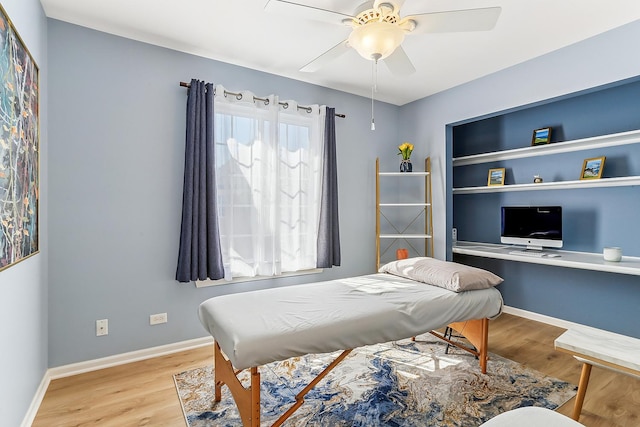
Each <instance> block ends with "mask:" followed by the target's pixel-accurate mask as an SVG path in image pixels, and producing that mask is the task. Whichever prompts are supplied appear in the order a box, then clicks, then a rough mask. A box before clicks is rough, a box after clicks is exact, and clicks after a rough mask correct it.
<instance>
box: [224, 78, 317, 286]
mask: <svg viewBox="0 0 640 427" xmlns="http://www.w3.org/2000/svg"><path fill="white" fill-rule="evenodd" d="M239 98H241V99H239ZM266 99H267V101H262V100H257V99H256V100H254V94H253V93H251V92H242V93H241V96H236V95H235V94H227V95H226V96H225V88H224V87H223V86H217V87H216V96H215V102H214V109H215V120H216V128H215V145H216V171H217V180H218V181H217V184H218V200H219V204H218V206H219V208H218V209H219V218H220V242H221V246H222V258H223V263H224V269H225V279H227V280H230V279H232V278H235V277H254V276H273V275H278V274H282V273H285V272H293V271H300V270H307V269H313V268H315V267H316V250H317V249H316V241H317V233H318V216H319V212H320V190H321V188H320V187H321V171H322V168H321V166H322V160H321V159H322V145H323V139H324V135H323V133H324V116H325V114H326V112H325V111H326V108H321V107H319V106H317V105H313V106H311V107H310V110H309V111H308V110H307V109H298V108H297V104H296V103H295V102H294V101H285V103H286V108H285V106H283V105H280V103H279V100H278V97H277V96H274V95H270V96H268V97H266Z"/></svg>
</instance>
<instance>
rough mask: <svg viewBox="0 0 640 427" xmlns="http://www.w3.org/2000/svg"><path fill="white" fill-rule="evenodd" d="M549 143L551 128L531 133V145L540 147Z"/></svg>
mask: <svg viewBox="0 0 640 427" xmlns="http://www.w3.org/2000/svg"><path fill="white" fill-rule="evenodd" d="M550 142H551V128H541V129H536V130H534V131H533V138H531V145H542V144H548V143H550Z"/></svg>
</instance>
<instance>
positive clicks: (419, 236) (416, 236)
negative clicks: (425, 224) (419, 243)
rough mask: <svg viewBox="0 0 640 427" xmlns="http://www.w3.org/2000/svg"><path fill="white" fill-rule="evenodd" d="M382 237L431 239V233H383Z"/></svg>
mask: <svg viewBox="0 0 640 427" xmlns="http://www.w3.org/2000/svg"><path fill="white" fill-rule="evenodd" d="M380 238H381V239H431V235H430V234H381V235H380Z"/></svg>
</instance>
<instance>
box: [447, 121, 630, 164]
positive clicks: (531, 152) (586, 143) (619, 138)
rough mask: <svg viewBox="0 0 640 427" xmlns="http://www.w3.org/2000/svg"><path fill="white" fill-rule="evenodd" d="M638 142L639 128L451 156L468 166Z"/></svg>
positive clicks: (454, 161)
mask: <svg viewBox="0 0 640 427" xmlns="http://www.w3.org/2000/svg"><path fill="white" fill-rule="evenodd" d="M637 143H640V130H633V131H629V132H621V133H614V134H610V135H602V136H594V137H591V138H583V139H576V140H572V141H565V142H555V143H551V144H546V145H536V146H530V147H524V148H516V149H513V150H504V151H496V152H490V153H482V154H473V155H470V156H463V157H455V158H453V166H454V167H457V166H468V165H477V164H481V163H489V162H496V161H500V160H512V159H521V158H524V157H536V156H548V155H551V154H560V153H568V152H571V151H584V150H589V149H592V148H603V147H615V146H618V145H626V144H637Z"/></svg>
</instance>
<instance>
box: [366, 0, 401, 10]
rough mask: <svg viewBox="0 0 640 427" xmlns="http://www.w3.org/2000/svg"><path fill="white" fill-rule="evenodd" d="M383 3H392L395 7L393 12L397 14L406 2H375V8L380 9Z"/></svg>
mask: <svg viewBox="0 0 640 427" xmlns="http://www.w3.org/2000/svg"><path fill="white" fill-rule="evenodd" d="M382 3H390V4H392V5H393V10H395V11H396V12H397V11H399V10H400V8H401V7H402V5H403V4H404V0H375V1H374V2H373V8H374V9H378V8H379V7H380V5H381V4H382Z"/></svg>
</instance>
